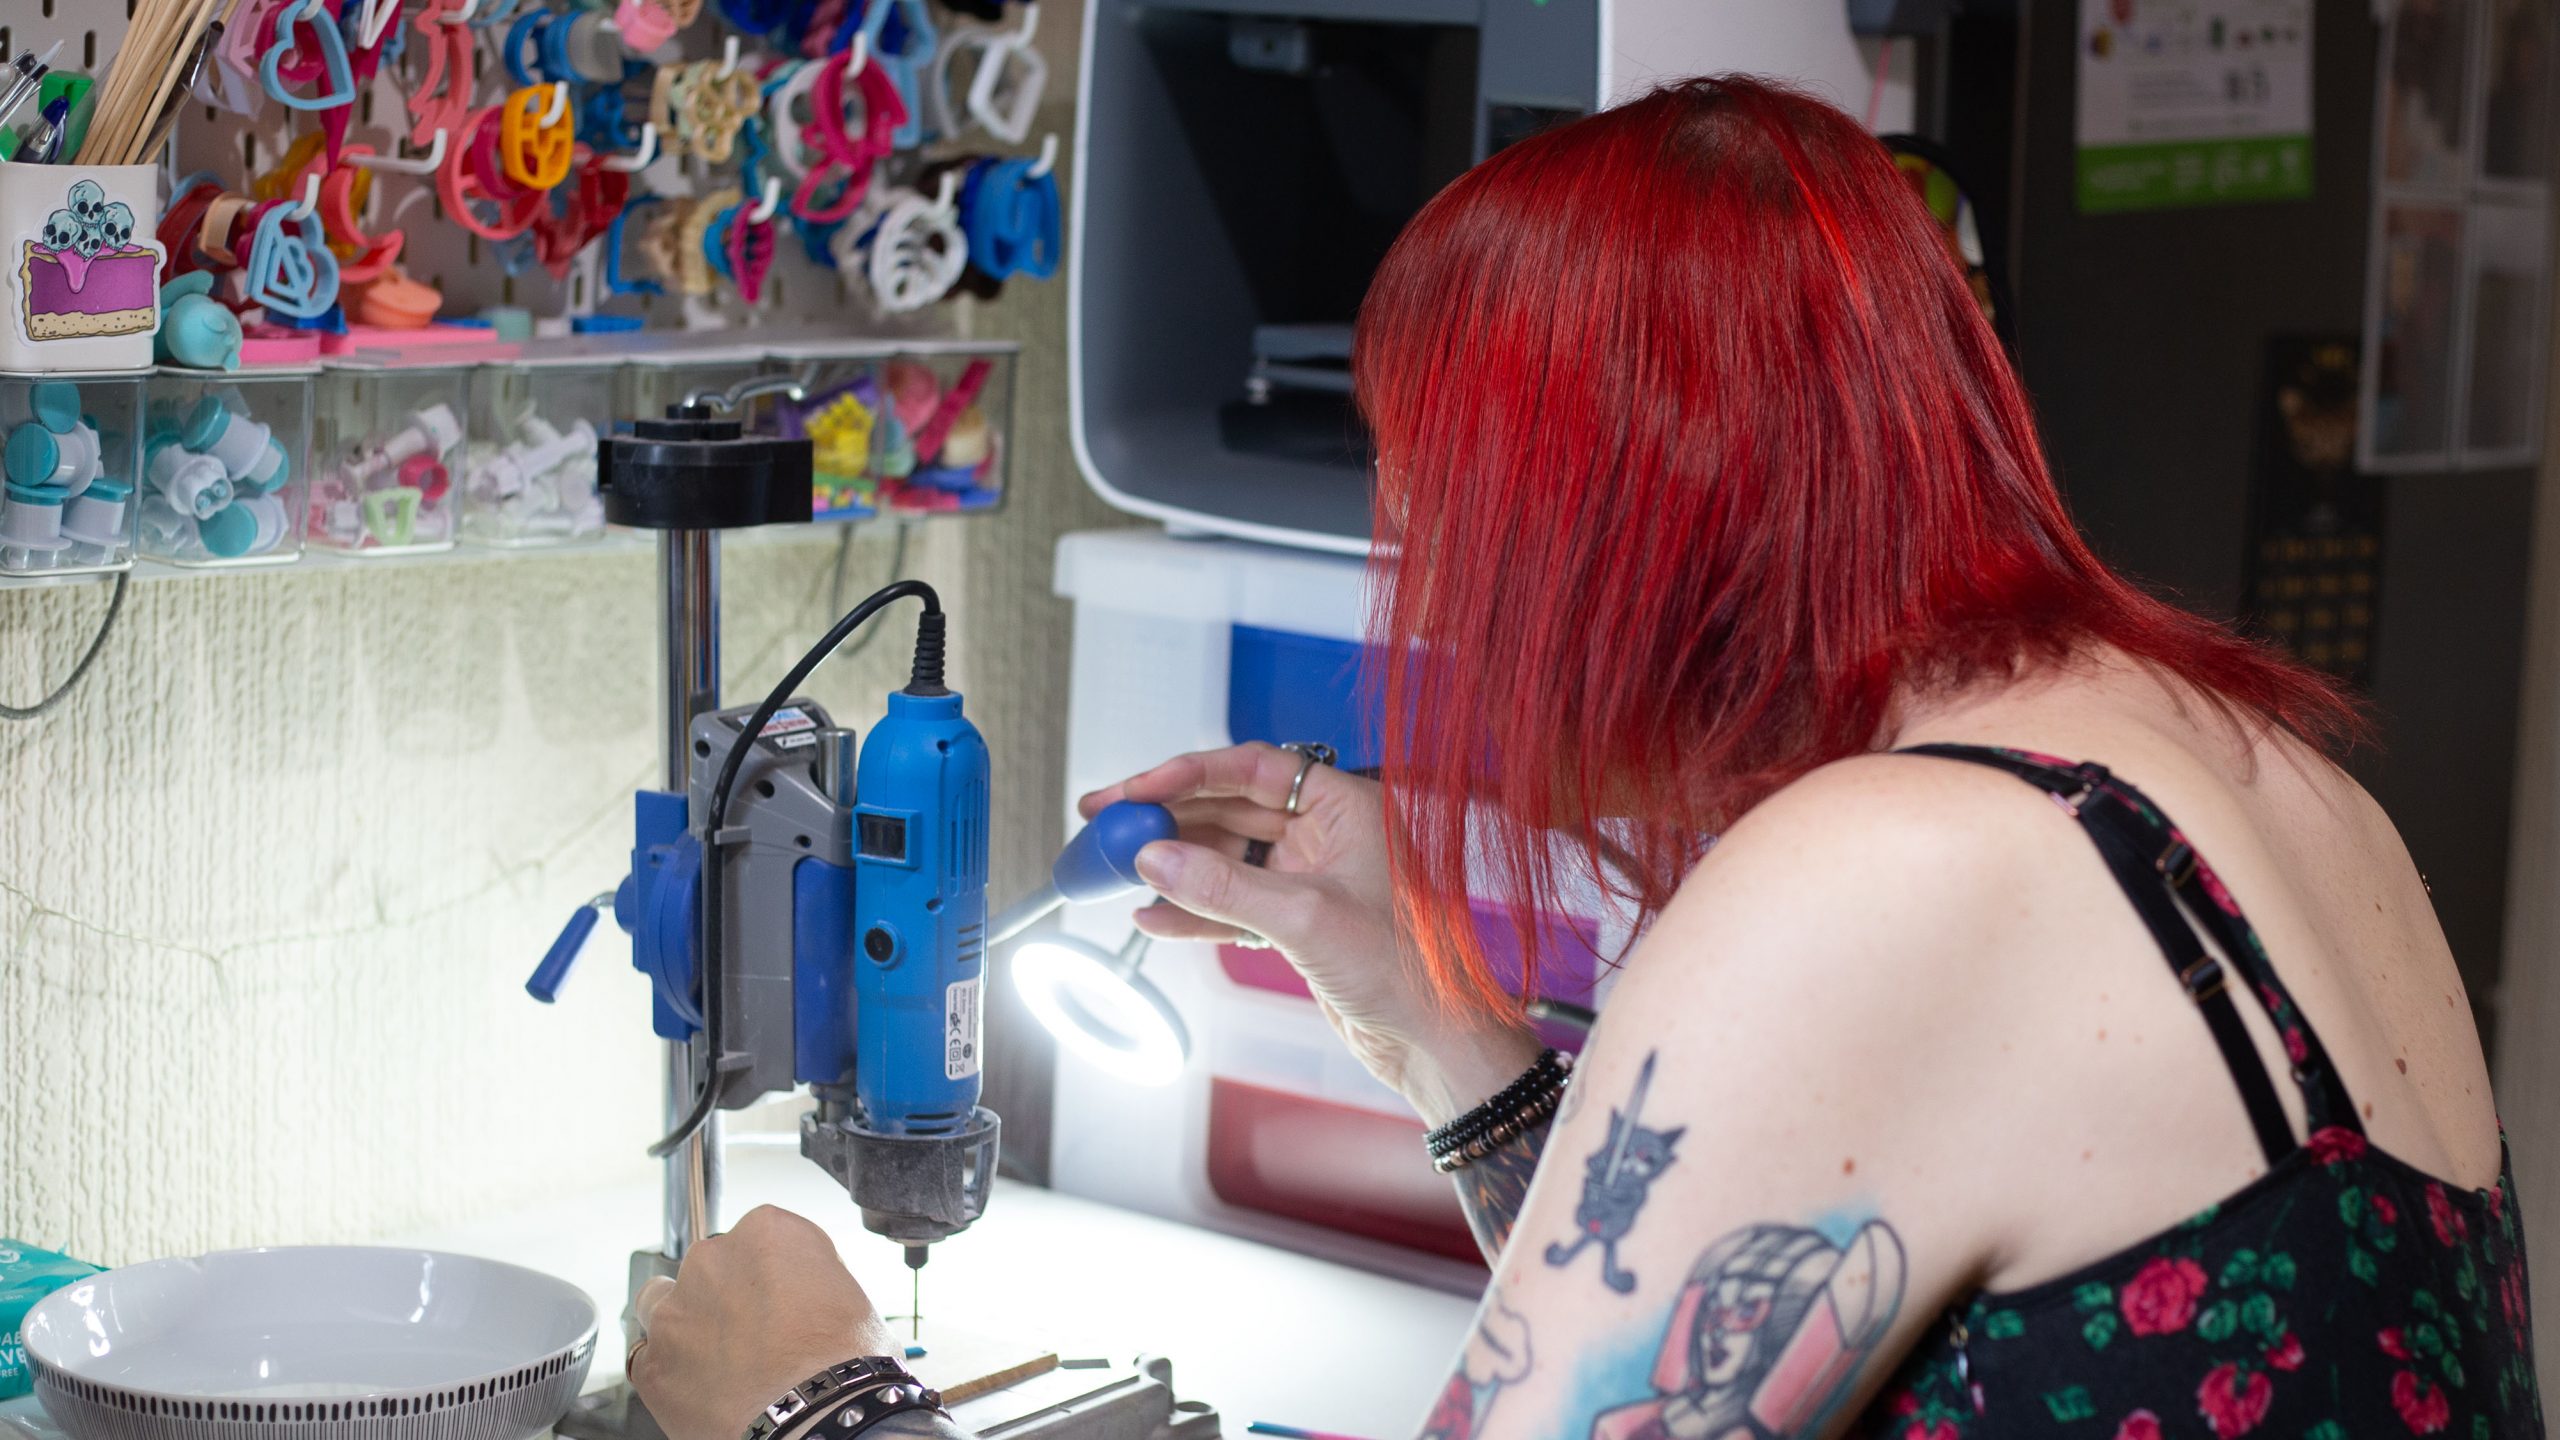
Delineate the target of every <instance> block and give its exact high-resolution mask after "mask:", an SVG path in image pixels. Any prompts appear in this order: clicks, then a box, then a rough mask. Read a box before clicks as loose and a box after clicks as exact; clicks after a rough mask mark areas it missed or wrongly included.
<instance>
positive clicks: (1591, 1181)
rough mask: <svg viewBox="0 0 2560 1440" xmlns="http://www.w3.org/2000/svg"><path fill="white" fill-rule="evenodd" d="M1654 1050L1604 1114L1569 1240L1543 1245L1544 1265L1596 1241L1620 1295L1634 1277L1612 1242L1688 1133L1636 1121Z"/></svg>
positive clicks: (1603, 1271) (1607, 1278)
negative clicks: (1605, 1123)
mask: <svg viewBox="0 0 2560 1440" xmlns="http://www.w3.org/2000/svg"><path fill="white" fill-rule="evenodd" d="M1654 1053H1655V1052H1650V1051H1648V1052H1647V1053H1646V1055H1645V1057H1644V1067H1643V1068H1642V1069H1640V1070H1638V1071H1637V1072H1636V1088H1635V1093H1634V1094H1632V1095H1629V1096H1628V1097H1627V1104H1626V1108H1625V1109H1623V1110H1612V1111H1610V1112H1609V1134H1608V1138H1606V1139H1604V1140H1602V1141H1601V1142H1600V1148H1599V1149H1597V1150H1594V1151H1592V1152H1591V1158H1590V1160H1589V1161H1587V1162H1585V1164H1584V1167H1583V1168H1584V1170H1585V1172H1586V1173H1585V1175H1584V1178H1583V1181H1582V1202H1581V1203H1580V1204H1578V1205H1576V1206H1575V1207H1574V1210H1573V1223H1574V1236H1573V1243H1572V1244H1570V1245H1568V1244H1565V1243H1563V1242H1561V1241H1559V1242H1558V1243H1556V1244H1553V1245H1549V1246H1548V1247H1547V1263H1548V1264H1550V1265H1568V1264H1571V1263H1572V1262H1573V1257H1574V1256H1576V1255H1579V1254H1581V1253H1582V1251H1583V1249H1584V1248H1585V1247H1586V1246H1590V1245H1594V1244H1596V1245H1598V1246H1599V1247H1600V1278H1601V1280H1602V1281H1603V1282H1605V1283H1606V1284H1607V1285H1608V1287H1609V1288H1610V1289H1612V1290H1615V1291H1617V1292H1618V1293H1619V1294H1621V1295H1624V1294H1627V1293H1628V1292H1629V1291H1632V1290H1634V1289H1635V1288H1636V1277H1635V1275H1634V1273H1633V1272H1631V1271H1628V1270H1625V1269H1622V1268H1620V1266H1619V1264H1618V1242H1619V1241H1621V1240H1623V1239H1625V1238H1626V1237H1627V1232H1628V1231H1630V1230H1632V1229H1634V1228H1635V1224H1636V1212H1637V1211H1639V1210H1641V1209H1643V1208H1644V1202H1645V1197H1646V1196H1647V1195H1648V1194H1649V1193H1651V1191H1652V1189H1653V1182H1654V1181H1655V1180H1656V1179H1658V1178H1659V1177H1660V1176H1661V1174H1662V1172H1663V1171H1665V1170H1668V1169H1670V1168H1671V1162H1672V1161H1673V1160H1675V1159H1677V1158H1678V1157H1677V1156H1675V1155H1674V1154H1673V1153H1672V1147H1674V1146H1676V1145H1678V1144H1679V1143H1680V1137H1681V1136H1682V1135H1684V1134H1686V1133H1688V1127H1686V1126H1682V1127H1680V1128H1679V1129H1676V1130H1648V1129H1646V1128H1645V1127H1644V1125H1643V1123H1642V1121H1643V1112H1644V1097H1645V1091H1647V1090H1648V1089H1651V1088H1652V1086H1653V1061H1654Z"/></svg>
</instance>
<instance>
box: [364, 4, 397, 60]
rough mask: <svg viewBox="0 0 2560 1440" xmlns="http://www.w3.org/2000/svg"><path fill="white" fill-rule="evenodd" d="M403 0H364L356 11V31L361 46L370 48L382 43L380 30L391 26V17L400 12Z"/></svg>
mask: <svg viewBox="0 0 2560 1440" xmlns="http://www.w3.org/2000/svg"><path fill="white" fill-rule="evenodd" d="M402 3H403V0H364V8H363V9H362V10H360V11H358V12H357V19H356V33H357V39H358V40H359V42H360V43H361V46H362V48H364V49H367V50H370V49H372V48H373V47H375V46H376V45H379V44H381V43H382V32H383V31H384V30H387V29H389V28H390V26H391V20H392V17H393V16H395V15H397V14H399V13H400V6H401V4H402Z"/></svg>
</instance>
